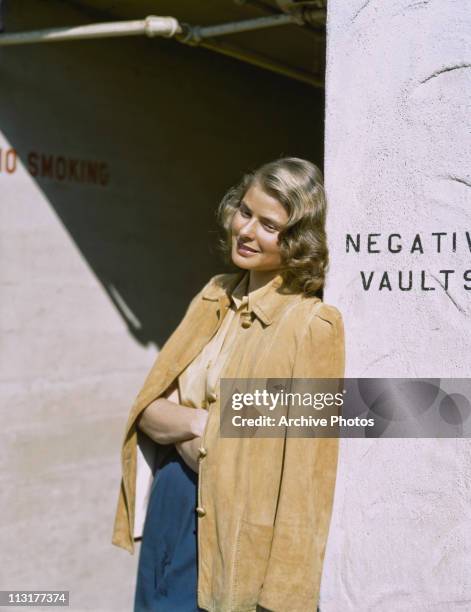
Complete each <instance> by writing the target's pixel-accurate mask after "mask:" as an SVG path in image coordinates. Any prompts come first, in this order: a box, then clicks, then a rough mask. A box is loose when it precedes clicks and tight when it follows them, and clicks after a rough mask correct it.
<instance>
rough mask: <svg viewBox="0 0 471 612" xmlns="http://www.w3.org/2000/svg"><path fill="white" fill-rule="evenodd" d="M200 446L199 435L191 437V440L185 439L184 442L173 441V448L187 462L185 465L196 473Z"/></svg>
mask: <svg viewBox="0 0 471 612" xmlns="http://www.w3.org/2000/svg"><path fill="white" fill-rule="evenodd" d="M200 447H201V437H199V436H198V437H197V438H192V439H191V440H185V441H184V442H175V448H176V449H177V452H178V454H179V455H180V457H181V458H182V459H183V461H184V462H185V463H186V464H187V466H188V467H189V468H190V469H192V470H193V472H196V473H198V470H199V464H198V459H199V455H200V453H199V449H200Z"/></svg>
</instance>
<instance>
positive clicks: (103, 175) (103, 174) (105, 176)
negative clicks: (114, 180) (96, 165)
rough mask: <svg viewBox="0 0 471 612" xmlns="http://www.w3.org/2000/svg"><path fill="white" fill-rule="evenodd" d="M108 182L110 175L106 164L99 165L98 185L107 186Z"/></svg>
mask: <svg viewBox="0 0 471 612" xmlns="http://www.w3.org/2000/svg"><path fill="white" fill-rule="evenodd" d="M109 180H110V173H109V171H108V164H105V163H101V164H100V185H103V186H105V185H108V182H109Z"/></svg>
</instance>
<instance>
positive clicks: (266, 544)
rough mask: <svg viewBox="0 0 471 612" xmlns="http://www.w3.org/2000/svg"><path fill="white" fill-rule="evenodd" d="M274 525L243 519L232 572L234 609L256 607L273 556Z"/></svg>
mask: <svg viewBox="0 0 471 612" xmlns="http://www.w3.org/2000/svg"><path fill="white" fill-rule="evenodd" d="M272 538H273V527H271V526H269V525H256V524H254V523H249V522H248V521H244V520H242V521H241V524H240V529H239V534H238V538H237V544H236V553H235V560H234V574H233V593H234V601H233V608H234V610H251V609H253V608H255V606H256V604H257V601H258V598H259V595H260V591H261V589H262V586H263V579H264V577H265V572H266V569H267V565H268V559H269V557H270V548H271V542H272Z"/></svg>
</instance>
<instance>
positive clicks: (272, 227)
mask: <svg viewBox="0 0 471 612" xmlns="http://www.w3.org/2000/svg"><path fill="white" fill-rule="evenodd" d="M263 225H264V227H265V229H266V230H268V231H269V232H276V229H277V228H276V227H275V226H274V225H270V224H269V223H264V224H263Z"/></svg>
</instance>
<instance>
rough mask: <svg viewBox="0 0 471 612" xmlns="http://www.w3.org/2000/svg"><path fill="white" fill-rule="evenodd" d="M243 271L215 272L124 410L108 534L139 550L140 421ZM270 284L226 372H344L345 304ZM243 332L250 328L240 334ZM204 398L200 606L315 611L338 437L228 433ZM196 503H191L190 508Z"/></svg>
mask: <svg viewBox="0 0 471 612" xmlns="http://www.w3.org/2000/svg"><path fill="white" fill-rule="evenodd" d="M241 278H242V273H237V274H222V275H218V276H215V277H214V278H212V279H211V280H210V281H209V283H208V284H207V285H206V286H205V287H204V288H203V290H202V291H201V292H200V293H199V294H198V295H197V296H196V297H195V298H194V299H193V301H192V302H191V304H190V306H189V308H188V310H187V312H186V314H185V317H184V318H183V320H182V321H181V323H180V325H179V326H178V327H177V329H176V330H175V331H174V333H173V334H172V335H171V337H170V338H169V339H168V341H167V342H166V343H165V345H164V346H163V348H162V349H161V351H160V353H159V355H158V357H157V360H156V362H155V364H154V366H153V367H152V370H151V372H150V374H149V375H148V377H147V379H146V381H145V383H144V386H143V388H142V390H141V392H140V393H139V395H138V396H137V399H136V401H135V403H134V405H133V406H132V409H131V413H130V415H129V419H128V423H127V427H126V434H125V440H124V444H123V450H122V469H123V478H122V483H121V490H120V495H119V500H118V509H117V513H116V520H115V526H114V534H113V543H114V544H116V545H117V546H121V547H123V548H125V549H127V550H128V551H130V552H131V553H132V552H133V551H134V542H133V536H132V533H133V525H134V505H135V492H136V442H137V432H136V419H137V417H138V415H139V414H140V413H141V412H142V411H143V410H144V409H145V408H146V407H147V406H148V405H149V404H150V403H151V402H152V401H154V400H155V399H156V398H157V397H159V396H161V395H162V394H163V393H164V392H165V391H166V389H167V388H168V387H169V386H170V385H171V384H172V383H173V382H174V381H175V379H176V378H177V377H178V376H179V374H180V373H181V372H182V371H183V370H184V369H185V368H186V366H187V365H188V364H189V363H190V362H191V361H192V360H193V359H194V358H195V357H196V356H197V355H198V353H199V352H200V351H201V350H202V348H203V347H204V346H205V345H206V344H207V342H208V341H209V340H210V339H211V337H212V336H213V335H214V334H215V333H216V331H217V330H218V329H219V326H220V325H221V322H222V320H223V319H224V316H225V314H226V312H227V309H228V307H229V304H230V298H229V295H230V293H231V291H232V289H233V288H234V287H235V286H236V285H237V283H238V282H239V281H240V280H241ZM277 281H278V282H275V283H274V285H273V289H272V290H271V291H269V292H268V293H266V294H265V295H263V297H262V299H260V300H259V301H258V302H257V303H256V304H255V306H254V307H253V310H254V314H255V319H254V321H253V324H252V325H251V326H250V327H249V328H247V330H246V337H245V338H244V342H243V343H242V344H240V345H238V348H237V351H234V352H233V354H232V355H231V356H230V357H229V359H228V361H227V362H226V364H225V367H224V370H223V372H222V375H221V377H222V378H290V377H291V378H341V377H343V372H344V336H343V325H342V319H341V315H340V313H339V312H338V311H337V310H336V309H335V308H334V307H332V306H327V305H325V304H323V303H322V302H320V300H319V299H318V298H312V297H309V298H306V297H303V296H302V295H300V294H284V293H282V292H280V291H279V290H278V287H279V285H280V284H281V279H280V278H279V277H278V279H277ZM244 333H245V332H244ZM219 423H220V405H219V397H217V398H216V399H215V400H214V401H213V403H212V404H210V406H209V417H208V421H207V426H206V430H205V434H204V438H203V451H202V453H201V454H202V456H201V457H200V467H199V469H200V471H199V479H198V488H199V490H198V511H197V514H198V551H199V554H198V557H199V558H198V605H199V606H200V607H202V608H204V609H206V610H208V611H210V612H249V611H253V610H255V609H256V606H257V604H258V605H260V606H263V607H265V608H268V609H269V610H272V611H273V612H308V611H311V610H312V611H314V610H316V606H317V602H318V595H319V588H320V581H321V574H322V564H323V559H324V552H325V546H326V541H327V534H328V529H329V522H330V516H331V512H332V503H333V496H334V486H335V477H336V470H337V454H338V440H337V439H331V438H292V437H285V438H263V439H251V438H221V437H220V436H219ZM195 510H196V509H195Z"/></svg>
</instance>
